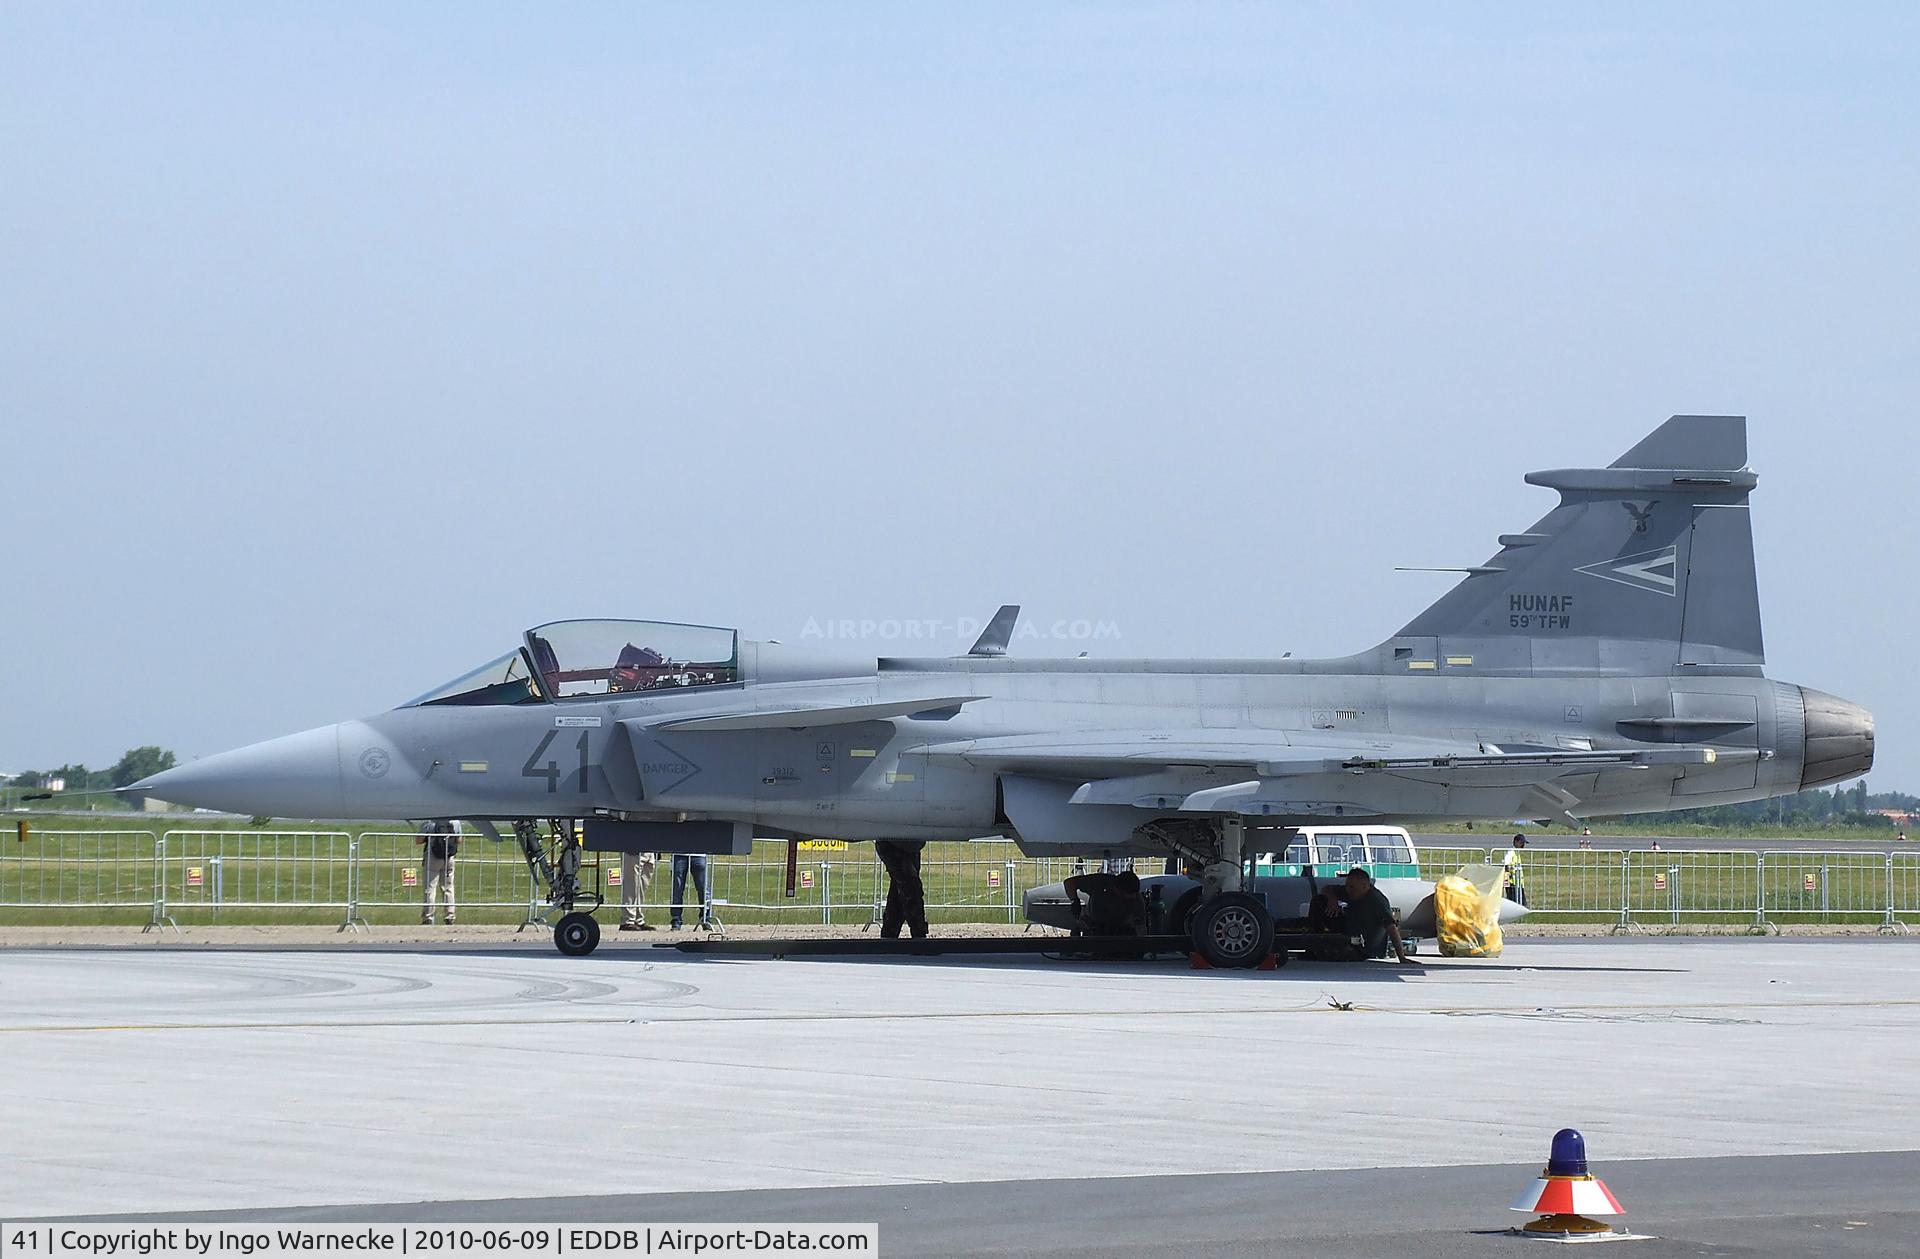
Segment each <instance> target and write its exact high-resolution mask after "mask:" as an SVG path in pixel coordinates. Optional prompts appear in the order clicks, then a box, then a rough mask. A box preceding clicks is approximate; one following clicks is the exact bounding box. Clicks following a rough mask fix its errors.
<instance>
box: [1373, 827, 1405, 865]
mask: <svg viewBox="0 0 1920 1259" xmlns="http://www.w3.org/2000/svg"><path fill="white" fill-rule="evenodd" d="M1367 849H1368V852H1369V858H1370V860H1373V861H1379V862H1384V863H1387V864H1390V865H1407V864H1410V863H1411V862H1412V861H1413V848H1412V847H1411V846H1410V845H1409V844H1408V843H1407V841H1406V840H1405V839H1404V838H1403V837H1401V836H1399V835H1386V834H1381V833H1380V832H1378V831H1374V832H1370V833H1369V834H1368V835H1367Z"/></svg>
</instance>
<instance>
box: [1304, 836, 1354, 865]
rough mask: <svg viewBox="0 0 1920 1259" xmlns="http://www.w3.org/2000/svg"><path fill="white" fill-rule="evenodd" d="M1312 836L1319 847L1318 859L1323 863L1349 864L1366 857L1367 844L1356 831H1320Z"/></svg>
mask: <svg viewBox="0 0 1920 1259" xmlns="http://www.w3.org/2000/svg"><path fill="white" fill-rule="evenodd" d="M1314 838H1315V840H1316V841H1317V847H1318V848H1319V849H1320V856H1319V860H1320V862H1321V863H1323V864H1326V865H1351V864H1353V863H1354V862H1359V861H1365V860H1366V859H1367V856H1366V854H1367V846H1366V844H1365V842H1364V841H1362V840H1361V838H1360V836H1359V835H1358V834H1357V833H1355V834H1348V833H1346V832H1344V831H1322V832H1321V833H1320V834H1319V835H1317V836H1315V837H1314Z"/></svg>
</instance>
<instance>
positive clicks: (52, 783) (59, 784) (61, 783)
mask: <svg viewBox="0 0 1920 1259" xmlns="http://www.w3.org/2000/svg"><path fill="white" fill-rule="evenodd" d="M66 789H67V780H66V779H64V778H49V779H47V790H48V791H65V790H66Z"/></svg>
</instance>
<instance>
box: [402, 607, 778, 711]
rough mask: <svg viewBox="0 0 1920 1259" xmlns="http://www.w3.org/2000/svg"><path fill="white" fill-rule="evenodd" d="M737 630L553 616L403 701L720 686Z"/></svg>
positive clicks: (736, 675)
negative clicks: (498, 653) (490, 657)
mask: <svg viewBox="0 0 1920 1259" xmlns="http://www.w3.org/2000/svg"><path fill="white" fill-rule="evenodd" d="M739 638H740V636H739V634H738V632H737V631H734V630H730V629H719V628H716V627H714V626H711V625H677V624H674V623H672V622H670V621H553V622H551V623H549V624H546V625H541V626H537V627H535V628H534V629H531V630H528V631H527V636H526V645H525V646H524V647H522V648H520V649H519V650H516V651H513V652H509V653H508V654H507V655H504V656H502V657H500V658H499V659H498V660H494V661H490V662H488V663H487V664H484V665H482V666H480V667H479V668H478V669H475V670H473V671H472V672H470V673H464V674H462V675H461V676H459V677H457V678H455V679H454V680H453V681H451V682H449V683H447V684H446V685H445V686H441V687H436V688H435V689H434V690H431V691H428V692H427V693H426V694H425V695H422V696H420V697H419V698H418V699H415V700H412V701H410V702H409V703H408V704H407V705H405V706H406V707H418V706H421V705H427V704H444V705H474V704H527V703H538V702H541V701H543V700H553V699H573V698H577V697H579V696H604V695H623V694H635V693H644V692H652V691H679V690H685V689H688V688H692V687H702V686H726V685H729V684H731V683H734V682H738V681H739V680H740V647H739Z"/></svg>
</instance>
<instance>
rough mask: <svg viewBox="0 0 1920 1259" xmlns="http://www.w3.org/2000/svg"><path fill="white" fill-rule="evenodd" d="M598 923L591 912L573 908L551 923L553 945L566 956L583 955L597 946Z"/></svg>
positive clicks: (598, 939)
mask: <svg viewBox="0 0 1920 1259" xmlns="http://www.w3.org/2000/svg"><path fill="white" fill-rule="evenodd" d="M599 944H600V924H599V923H598V922H597V921H595V920H594V917H593V915H592V914H585V913H581V912H580V911H578V910H575V911H574V912H573V913H570V914H562V915H561V916H560V921H559V922H557V923H555V924H554V925H553V947H554V948H556V949H559V950H560V951H561V952H562V953H565V954H566V955H567V956H568V957H585V956H586V955H587V954H589V953H591V952H593V951H594V949H596V948H597V947H599Z"/></svg>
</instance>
